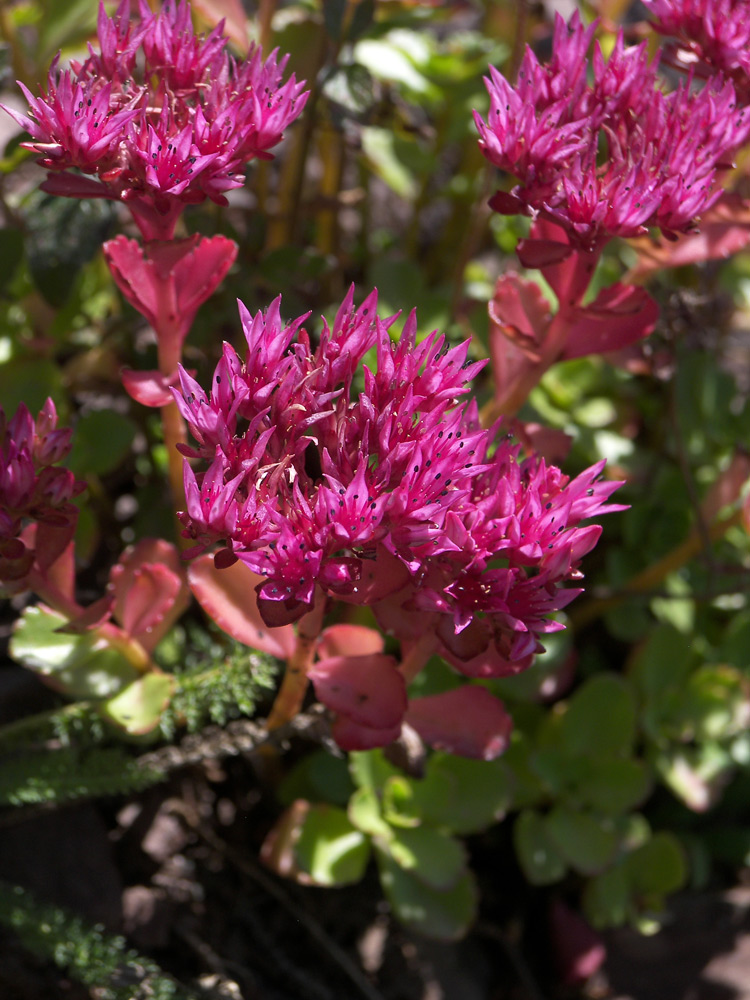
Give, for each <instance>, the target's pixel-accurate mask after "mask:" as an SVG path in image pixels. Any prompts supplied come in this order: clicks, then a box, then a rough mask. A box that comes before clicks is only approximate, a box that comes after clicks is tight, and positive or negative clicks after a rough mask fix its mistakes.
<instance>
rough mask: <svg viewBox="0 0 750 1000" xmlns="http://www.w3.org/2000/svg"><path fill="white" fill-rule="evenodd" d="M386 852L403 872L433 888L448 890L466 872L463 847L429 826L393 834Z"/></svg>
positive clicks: (399, 830)
mask: <svg viewBox="0 0 750 1000" xmlns="http://www.w3.org/2000/svg"><path fill="white" fill-rule="evenodd" d="M387 849H388V853H389V854H390V855H391V857H392V858H393V860H394V861H395V862H397V864H399V865H400V866H401V867H402V868H403V869H404V870H405V871H408V872H411V873H412V874H413V875H414V876H415V877H416V878H418V879H419V880H420V882H425V883H426V884H427V885H429V886H432V888H433V889H450V888H452V887H453V886H454V885H455V884H456V882H457V881H458V880H459V878H461V876H462V875H463V874H464V872H465V871H466V851H465V850H464V847H463V844H461V843H459V842H458V841H457V840H454V838H453V837H449V836H448V834H447V833H441V832H440V831H439V830H435V829H433V828H432V827H429V826H420V827H417V828H416V829H413V830H407V829H398V830H394V831H393V835H392V837H391V838H390V839H389V841H388V845H387Z"/></svg>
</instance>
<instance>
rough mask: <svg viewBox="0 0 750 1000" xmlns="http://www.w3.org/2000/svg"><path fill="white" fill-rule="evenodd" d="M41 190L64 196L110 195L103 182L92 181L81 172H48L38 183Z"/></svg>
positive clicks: (103, 196)
mask: <svg viewBox="0 0 750 1000" xmlns="http://www.w3.org/2000/svg"><path fill="white" fill-rule="evenodd" d="M39 189H40V190H41V191H45V192H46V193H47V194H54V195H61V196H62V197H64V198H111V197H112V195H111V194H110V192H109V191H108V190H107V188H105V186H104V185H103V184H100V183H99V182H98V181H92V180H91V179H90V178H89V177H84V176H83V175H82V174H69V173H67V171H66V172H65V173H59V174H58V173H52V172H50V173H48V174H47V177H46V179H45V180H43V181H42V183H41V184H40V185H39Z"/></svg>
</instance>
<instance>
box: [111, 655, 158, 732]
mask: <svg viewBox="0 0 750 1000" xmlns="http://www.w3.org/2000/svg"><path fill="white" fill-rule="evenodd" d="M174 689H175V679H174V677H172V676H171V674H162V673H157V672H156V671H154V672H152V673H149V674H144V675H143V676H142V677H139V678H138V680H137V681H133V683H132V684H129V685H128V686H127V687H126V688H124V689H123V690H122V691H120V693H119V694H117V695H115V697H114V698H110V699H109V700H108V701H105V702H104V703H103V704H102V705H101V707H100V711H101V713H102V715H103V716H104V717H105V719H108V720H109V721H110V722H113V723H114V724H115V725H116V726H118V727H119V728H120V729H124V730H125V732H126V733H130V734H131V735H133V736H141V735H143V734H144V733H150V732H151V731H152V730H154V729H156V727H157V726H158V725H159V720H160V719H161V716H162V712H163V711H164V709H165V708H166V707H167V705H168V704H169V701H170V699H171V697H172V694H173V693H174Z"/></svg>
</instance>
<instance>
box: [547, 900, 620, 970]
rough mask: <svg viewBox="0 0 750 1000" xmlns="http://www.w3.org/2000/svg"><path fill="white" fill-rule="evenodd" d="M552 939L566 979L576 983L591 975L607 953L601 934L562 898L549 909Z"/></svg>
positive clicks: (559, 964) (555, 901)
mask: <svg viewBox="0 0 750 1000" xmlns="http://www.w3.org/2000/svg"><path fill="white" fill-rule="evenodd" d="M549 929H550V940H551V941H552V948H553V951H554V955H555V960H556V964H557V967H558V971H559V973H560V979H561V981H562V982H563V983H566V984H568V985H570V986H575V985H578V984H580V983H583V982H585V981H586V980H587V979H590V978H591V976H593V975H594V973H595V972H597V971H598V970H599V969H600V968H601V965H602V963H603V962H604V960H605V959H606V957H607V949H606V947H605V945H604V941H603V940H602V938H601V936H600V935H599V934H597V932H596V931H595V930H594V929H593V928H592V927H591V925H590V924H588V923H587V922H586V920H584V918H583V917H582V916H581V914H580V913H578V912H576V911H575V910H571V908H570V907H569V906H567V905H566V904H565V903H564V902H563V901H562V900H561V899H553V900H552V903H551V905H550V910H549Z"/></svg>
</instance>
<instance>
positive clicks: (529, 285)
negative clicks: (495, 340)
mask: <svg viewBox="0 0 750 1000" xmlns="http://www.w3.org/2000/svg"><path fill="white" fill-rule="evenodd" d="M488 312H489V315H490V322H491V324H492V327H491V332H490V336H492V334H493V333H494V332H495V331H497V333H498V334H502V336H504V337H507V338H508V340H511V341H512V342H513V343H514V344H516V346H517V347H518V348H519V349H521V350H523V351H524V352H525V353H526V354H527V355H528V356H529V358H530V359H531V360H532V361H536V360H538V354H539V350H538V347H537V346H536V345H539V344H540V343H541V342H542V340H543V339H544V333H545V331H546V329H547V327H548V325H549V321H550V319H551V318H552V314H551V311H550V304H549V302H548V301H547V299H546V298H545V296H544V292H543V291H542V290H541V288H540V287H539V285H537V283H536V282H535V281H529V280H528V279H527V278H522V277H521V276H520V275H518V274H517V273H516V272H515V271H507V272H506V273H505V274H501V275H500V277H499V278H498V279H497V284H496V285H495V293H494V295H493V296H492V301H491V302H490V304H489V306H488Z"/></svg>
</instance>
